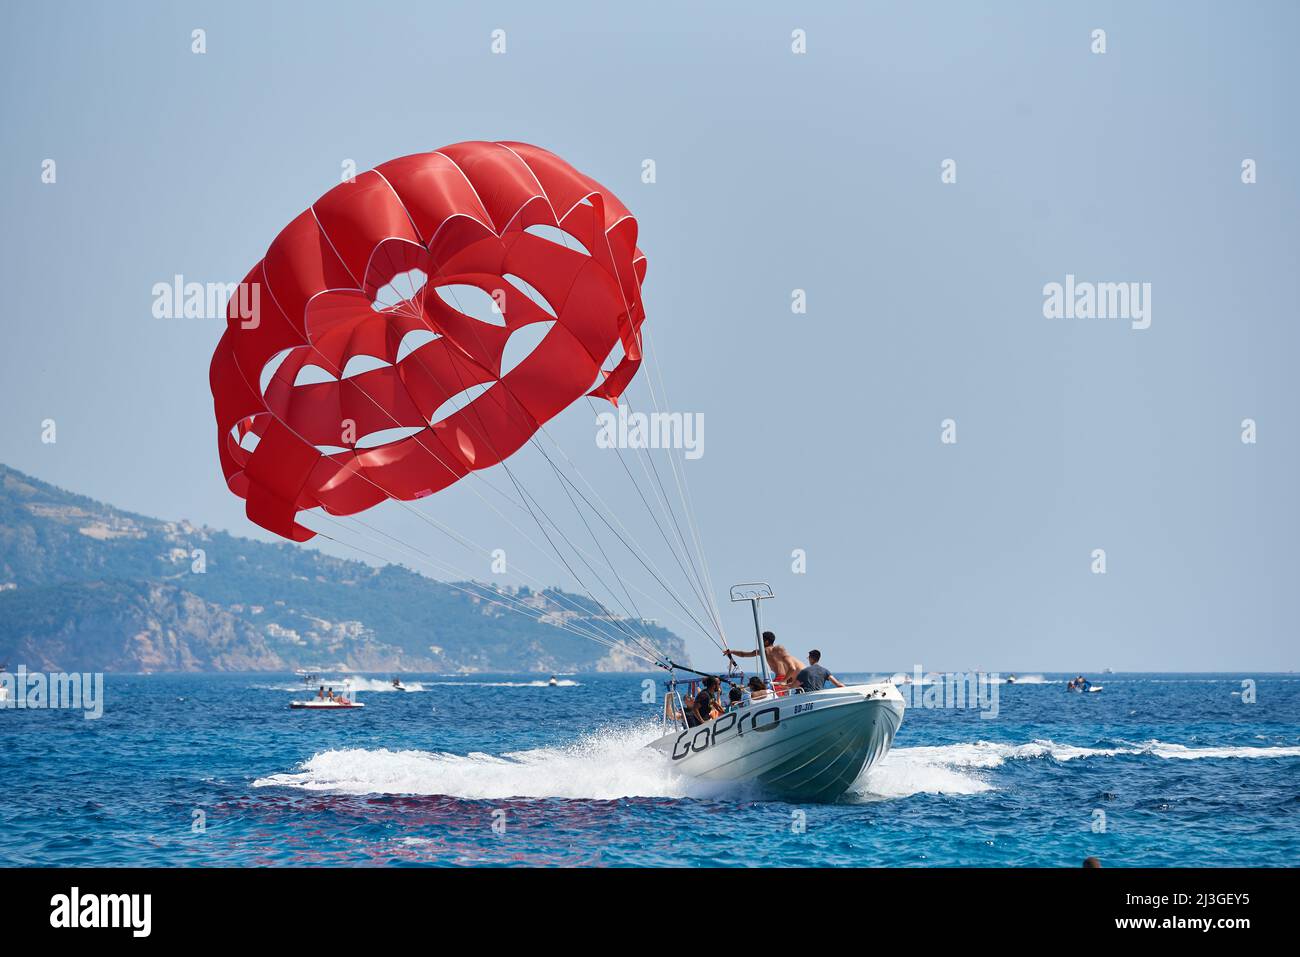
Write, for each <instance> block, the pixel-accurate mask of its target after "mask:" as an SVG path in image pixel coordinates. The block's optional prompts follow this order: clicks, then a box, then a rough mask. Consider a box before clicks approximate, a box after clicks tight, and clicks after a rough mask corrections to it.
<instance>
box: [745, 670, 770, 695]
mask: <svg viewBox="0 0 1300 957" xmlns="http://www.w3.org/2000/svg"><path fill="white" fill-rule="evenodd" d="M767 695H768V691H767V688H766V687H765V686H764V685H763V679H762V678H760V677H759V676H758V675H754V677H752V678H750V679H749V696H750V698H752V699H753V700H754V701H762V700H763V699H764V698H766V697H767Z"/></svg>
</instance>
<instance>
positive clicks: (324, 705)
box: [289, 701, 365, 711]
mask: <svg viewBox="0 0 1300 957" xmlns="http://www.w3.org/2000/svg"><path fill="white" fill-rule="evenodd" d="M289 707H290V708H293V709H295V710H303V711H351V710H352V709H353V708H364V707H365V705H363V704H362V703H361V702H359V701H291V702H289Z"/></svg>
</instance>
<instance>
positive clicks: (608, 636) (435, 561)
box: [331, 517, 622, 645]
mask: <svg viewBox="0 0 1300 957" xmlns="http://www.w3.org/2000/svg"><path fill="white" fill-rule="evenodd" d="M331 520H332V521H334V522H335V523H336V524H339V525H343V523H342V522H340V521H339V520H338V519H331ZM351 521H353V522H355V523H356V524H358V525H361V526H362V527H364V528H367V529H369V530H370V531H372V532H375V533H376V534H378V535H382V536H383V537H384V538H387V539H389V540H390V541H392V542H394V543H395V544H396V545H397V546H398V547H400V548H404V549H406V550H407V551H409V552H412V553H413V554H415V555H417V556H418V557H419V560H421V561H423V562H424V563H425V564H427V565H429V566H430V567H432V568H434V569H435V570H436V571H438V572H439V574H442V575H451V576H458V577H459V578H460V579H461V580H462V581H465V582H467V583H468V584H470V585H472V586H473V587H476V588H481V589H485V590H487V591H490V592H492V593H493V594H495V595H497V596H499V597H500V598H503V599H507V600H509V601H510V602H512V603H513V607H514V610H516V611H522V610H524V609H528V611H532V610H533V609H531V607H530V606H528V605H525V604H524V603H523V602H522V601H521V600H520V599H518V598H515V597H514V596H513V595H506V594H503V593H501V592H499V591H497V590H496V589H495V588H493V587H492V586H490V585H486V584H484V583H482V582H476V581H474V580H473V576H471V575H469V574H468V573H467V572H466V571H465V570H464V569H462V568H458V567H456V566H455V565H452V564H451V563H450V562H448V561H446V560H445V559H440V558H435V557H434V556H433V555H431V554H430V553H429V552H427V551H425V550H424V549H422V548H419V547H418V546H415V545H412V544H410V543H408V542H404V541H402V540H401V539H399V538H397V537H396V536H394V535H390V534H389V533H387V532H385V531H384V530H383V529H380V528H376V527H375V526H373V525H370V524H368V523H367V522H365V521H364V520H362V519H359V518H356V517H352V519H351ZM343 527H347V526H346V525H343ZM358 534H362V536H363V537H369V536H365V535H364V533H358ZM372 540H373V539H372ZM524 577H526V578H530V580H532V581H533V582H534V584H535V585H536V586H537V587H538V590H539V591H543V592H544V591H546V590H547V586H545V585H543V584H542V583H541V582H540V581H537V580H536V579H531V576H527V575H525V576H524ZM446 583H447V584H449V585H453V586H455V587H460V586H459V585H457V583H456V582H452V581H447V582H446ZM462 590H464V589H462ZM560 597H561V596H556V603H557V604H567V605H568V606H569V610H571V611H573V612H576V613H584V614H585V613H586V611H587V610H586V609H583V608H581V607H580V606H578V605H575V604H574V603H573V602H571V601H568V602H560V601H559V598H560ZM497 603H498V604H500V602H497ZM525 614H527V612H525ZM527 616H528V617H530V618H531V617H533V616H532V615H531V614H528V615H527ZM534 620H540V618H536V619H534ZM585 620H586V621H588V622H595V621H596V619H592V618H590V616H589V615H588V616H587V617H586V619H585ZM591 628H592V629H593V630H595V631H596V632H597V634H589V633H587V632H582V634H583V635H584V636H585V637H588V638H592V639H593V640H602V641H604V642H606V643H616V644H620V645H621V644H622V639H621V638H620V637H619V636H618V635H617V634H614V633H613V632H608V631H605V630H604V629H602V628H600V627H599V626H597V625H595V624H592V625H591ZM569 630H571V631H572V630H574V629H572V628H570V629H569ZM575 633H577V632H575Z"/></svg>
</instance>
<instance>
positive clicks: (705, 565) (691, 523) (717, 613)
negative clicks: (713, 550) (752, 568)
mask: <svg viewBox="0 0 1300 957" xmlns="http://www.w3.org/2000/svg"><path fill="white" fill-rule="evenodd" d="M642 338H643V339H644V340H645V343H646V346H647V348H648V350H649V356H650V362H649V363H648V364H649V365H650V367H651V369H652V370H653V371H654V373H655V377H657V378H658V379H659V391H660V393H661V394H662V395H663V404H664V407H665V408H667V407H668V406H669V402H668V389H667V387H666V386H665V385H664V377H663V367H662V366H661V365H660V364H659V360H658V356H657V355H656V353H655V348H654V343H653V342H652V341H651V340H650V335H649V333H645V334H643V335H642ZM646 379H647V384H648V385H649V386H650V398H651V401H653V402H654V403H655V406H656V408H658V406H659V402H658V399H657V398H656V397H655V393H654V382H653V381H651V377H650V376H649V375H647V376H646ZM668 464H669V465H670V466H671V467H672V469H673V478H674V480H675V481H676V483H677V493H678V495H679V496H680V497H681V499H682V510H683V511H684V512H685V513H686V523H687V527H688V528H689V529H690V530H691V538H692V539H693V540H694V542H695V548H696V552H697V553H698V554H699V556H700V569H701V570H702V571H703V573H704V581H705V584H706V585H707V586H708V588H707V590H706V594H708V596H709V599H710V602H711V604H712V606H713V618H714V621H715V622H716V623H717V626H718V631H719V632H720V633H721V634H722V638H723V641H724V642H725V641H726V637H727V634H726V629H725V628H724V627H723V624H722V611H721V609H720V608H719V607H718V599H717V595H718V593H717V592H716V591H715V590H714V587H713V575H712V574H711V573H710V571H709V562H708V559H707V558H706V557H705V553H704V533H703V532H702V531H701V530H700V526H699V521H698V520H697V519H696V517H695V502H694V499H693V497H692V496H691V486H690V483H689V482H688V481H687V480H686V463H685V462H684V461H683V462H682V465H681V475H680V477H679V476H678V470H677V459H676V457H675V456H673V455H672V453H671V450H670V452H669V456H668Z"/></svg>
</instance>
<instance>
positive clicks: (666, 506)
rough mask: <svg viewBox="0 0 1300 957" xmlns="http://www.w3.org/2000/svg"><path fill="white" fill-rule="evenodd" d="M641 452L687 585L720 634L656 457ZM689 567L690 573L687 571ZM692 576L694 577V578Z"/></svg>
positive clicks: (719, 627)
mask: <svg viewBox="0 0 1300 957" xmlns="http://www.w3.org/2000/svg"><path fill="white" fill-rule="evenodd" d="M628 408H629V409H631V408H632V403H631V402H630V401H629V402H628ZM639 451H640V452H641V453H642V454H641V456H639V457H637V461H638V462H639V463H640V465H641V471H642V473H643V474H644V475H645V476H646V478H647V479H649V478H650V476H651V473H652V472H653V476H654V485H652V486H651V488H650V491H651V493H652V494H654V495H655V502H656V504H658V505H659V506H660V508H661V510H662V511H663V513H664V514H665V515H667V516H668V518H669V520H670V521H671V522H672V525H673V529H674V530H675V531H676V532H677V540H678V541H679V542H681V546H682V553H683V554H684V555H685V556H686V562H687V565H686V566H683V567H682V574H683V575H685V576H686V580H687V583H688V584H690V585H691V588H692V590H693V591H694V592H695V597H696V598H697V599H698V600H699V602H700V605H701V607H702V608H703V609H704V613H705V614H706V615H707V616H709V617H710V618H711V619H712V620H713V624H714V627H715V628H717V629H718V632H719V634H720V633H721V626H720V625H719V624H718V621H717V619H716V617H714V615H713V606H712V604H711V603H710V601H709V599H708V598H706V597H705V596H706V595H707V594H708V590H707V589H706V588H705V586H704V583H703V581H702V580H701V578H700V573H699V570H698V569H697V568H696V567H695V560H694V559H693V558H692V556H691V550H690V546H688V545H687V544H686V537H685V536H684V535H683V534H682V528H681V525H680V524H679V523H678V521H677V513H676V511H675V510H674V509H673V507H672V502H671V500H670V499H669V497H668V492H667V491H666V490H665V489H664V484H663V480H662V479H661V478H660V477H659V469H658V467H657V466H656V465H655V463H654V457H653V456H652V455H651V454H650V452H649V450H647V449H644V448H642V449H639ZM671 454H672V451H671V450H669V455H670V456H671ZM646 462H649V463H650V469H649V470H647V468H646ZM655 486H657V487H658V492H657V493H656V492H655ZM680 564H681V563H680V562H679V565H680ZM688 567H689V571H688V570H687V569H688ZM692 574H693V575H694V577H693V578H692Z"/></svg>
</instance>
